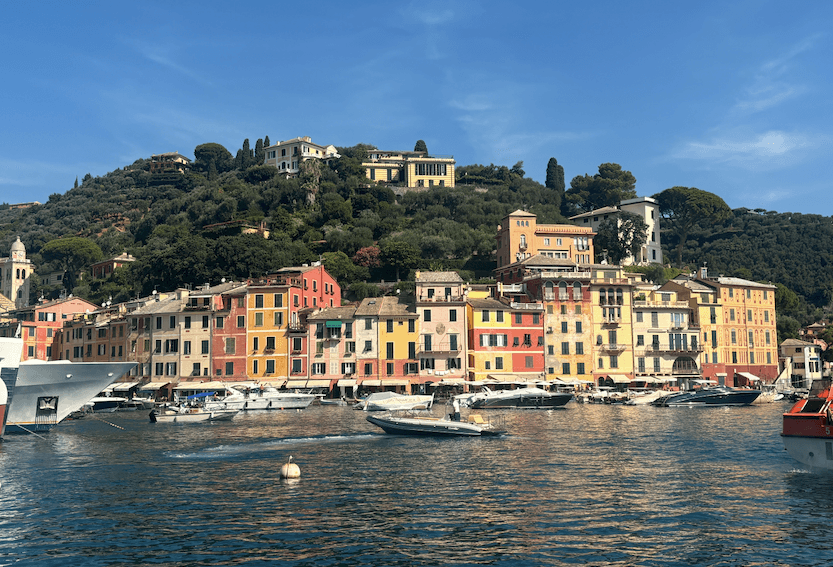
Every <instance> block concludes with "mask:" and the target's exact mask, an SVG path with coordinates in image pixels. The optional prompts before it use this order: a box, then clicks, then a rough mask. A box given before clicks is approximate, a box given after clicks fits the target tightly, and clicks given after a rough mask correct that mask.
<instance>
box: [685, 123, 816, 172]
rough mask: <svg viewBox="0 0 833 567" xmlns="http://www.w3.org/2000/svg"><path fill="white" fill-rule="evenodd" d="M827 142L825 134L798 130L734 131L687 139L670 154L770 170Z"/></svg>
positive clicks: (802, 157)
mask: <svg viewBox="0 0 833 567" xmlns="http://www.w3.org/2000/svg"><path fill="white" fill-rule="evenodd" d="M826 143H828V140H827V139H826V138H825V137H822V136H811V135H808V134H803V133H798V132H784V131H780V130H770V131H768V132H764V133H763V134H751V133H737V132H736V133H733V134H731V135H719V136H715V137H713V138H712V139H711V140H709V141H706V142H688V143H686V144H684V145H682V146H680V147H679V148H678V149H677V150H675V151H674V152H673V153H672V157H674V158H678V159H688V160H703V161H706V162H709V163H712V164H733V165H736V166H741V167H748V168H756V169H759V168H764V169H770V168H775V167H782V166H786V165H793V164H795V163H798V162H799V161H801V160H802V159H804V157H805V156H806V152H807V151H808V150H810V149H813V148H816V147H819V146H820V145H823V144H826Z"/></svg>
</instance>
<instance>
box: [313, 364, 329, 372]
mask: <svg viewBox="0 0 833 567" xmlns="http://www.w3.org/2000/svg"><path fill="white" fill-rule="evenodd" d="M310 368H311V373H312V374H325V373H326V372H327V365H326V364H325V363H323V362H314V363H313V364H312V366H311V367H310Z"/></svg>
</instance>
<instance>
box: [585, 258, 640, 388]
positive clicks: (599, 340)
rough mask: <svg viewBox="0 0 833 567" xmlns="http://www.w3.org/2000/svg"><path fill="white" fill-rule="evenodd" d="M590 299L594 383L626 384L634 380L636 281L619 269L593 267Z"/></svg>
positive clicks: (608, 384) (601, 266)
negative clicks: (634, 304)
mask: <svg viewBox="0 0 833 567" xmlns="http://www.w3.org/2000/svg"><path fill="white" fill-rule="evenodd" d="M593 268H594V269H593V271H592V279H591V280H590V295H591V305H592V315H591V319H592V324H593V336H594V337H595V339H594V341H593V360H594V361H595V364H594V368H593V380H594V382H596V383H597V384H599V385H607V386H610V385H614V384H626V383H628V382H630V381H631V380H632V379H633V378H634V368H633V364H634V358H633V352H634V351H633V318H632V317H633V292H634V289H635V285H634V281H632V280H631V279H629V278H628V277H627V274H625V273H624V272H623V270H622V268H621V267H619V266H604V265H598V266H593Z"/></svg>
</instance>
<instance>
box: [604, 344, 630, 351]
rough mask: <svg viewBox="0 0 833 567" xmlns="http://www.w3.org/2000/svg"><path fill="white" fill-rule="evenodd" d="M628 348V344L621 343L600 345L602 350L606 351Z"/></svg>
mask: <svg viewBox="0 0 833 567" xmlns="http://www.w3.org/2000/svg"><path fill="white" fill-rule="evenodd" d="M626 348H627V345H620V344H603V345H599V349H600V350H606V351H610V352H618V351H622V350H625V349H626Z"/></svg>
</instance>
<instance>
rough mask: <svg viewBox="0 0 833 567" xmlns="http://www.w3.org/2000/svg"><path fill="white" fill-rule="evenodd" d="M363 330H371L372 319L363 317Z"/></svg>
mask: <svg viewBox="0 0 833 567" xmlns="http://www.w3.org/2000/svg"><path fill="white" fill-rule="evenodd" d="M364 330H365V331H371V330H373V319H365V320H364Z"/></svg>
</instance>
